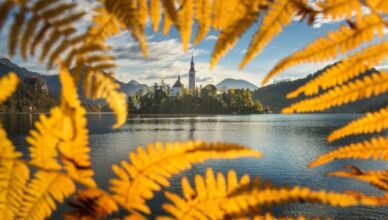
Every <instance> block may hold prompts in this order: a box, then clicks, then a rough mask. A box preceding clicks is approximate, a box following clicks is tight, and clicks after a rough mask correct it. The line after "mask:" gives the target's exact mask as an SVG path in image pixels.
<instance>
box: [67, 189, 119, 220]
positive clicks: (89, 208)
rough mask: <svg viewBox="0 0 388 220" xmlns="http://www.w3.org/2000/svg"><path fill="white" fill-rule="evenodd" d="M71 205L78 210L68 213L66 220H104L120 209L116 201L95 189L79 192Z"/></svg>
mask: <svg viewBox="0 0 388 220" xmlns="http://www.w3.org/2000/svg"><path fill="white" fill-rule="evenodd" d="M69 205H70V206H72V207H74V208H76V210H74V211H71V212H68V213H66V214H65V216H64V217H65V220H76V219H85V220H87V219H103V218H106V217H107V216H108V215H111V214H112V213H113V212H115V211H118V209H119V208H118V206H117V204H116V202H115V201H113V200H112V199H111V198H110V197H108V196H107V195H106V194H104V193H102V192H101V190H99V189H93V188H90V189H85V190H78V191H77V194H76V195H75V198H74V201H71V202H70V203H69Z"/></svg>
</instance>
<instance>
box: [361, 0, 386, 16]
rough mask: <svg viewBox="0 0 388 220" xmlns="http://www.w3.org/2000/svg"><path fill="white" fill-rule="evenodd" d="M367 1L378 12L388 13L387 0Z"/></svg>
mask: <svg viewBox="0 0 388 220" xmlns="http://www.w3.org/2000/svg"><path fill="white" fill-rule="evenodd" d="M366 3H367V5H368V6H369V7H371V8H372V9H373V10H375V11H377V12H381V13H388V2H387V1H385V0H366Z"/></svg>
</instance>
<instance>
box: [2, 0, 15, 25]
mask: <svg viewBox="0 0 388 220" xmlns="http://www.w3.org/2000/svg"><path fill="white" fill-rule="evenodd" d="M14 6H15V2H13V1H5V2H3V3H2V4H1V5H0V31H1V29H2V28H3V26H4V23H5V21H6V19H7V16H8V14H9V12H11V11H12V8H13V7H14Z"/></svg>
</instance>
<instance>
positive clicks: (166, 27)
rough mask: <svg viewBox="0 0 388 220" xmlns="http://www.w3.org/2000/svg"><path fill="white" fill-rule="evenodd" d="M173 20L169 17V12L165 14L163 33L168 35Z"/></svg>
mask: <svg viewBox="0 0 388 220" xmlns="http://www.w3.org/2000/svg"><path fill="white" fill-rule="evenodd" d="M171 24H172V21H171V19H170V18H169V17H168V14H164V20H163V34H164V35H166V34H168V32H169V31H170V27H171Z"/></svg>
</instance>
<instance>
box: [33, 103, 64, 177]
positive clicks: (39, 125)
mask: <svg viewBox="0 0 388 220" xmlns="http://www.w3.org/2000/svg"><path fill="white" fill-rule="evenodd" d="M63 119H64V115H63V113H62V111H61V110H60V108H58V107H55V108H53V109H51V111H50V116H49V117H47V116H45V115H43V114H42V115H40V116H39V120H38V121H37V122H35V130H31V131H30V135H29V136H28V137H27V142H28V143H29V144H30V147H29V148H28V149H29V151H30V156H31V164H33V165H35V166H38V167H42V168H47V169H56V170H59V169H60V168H61V165H60V164H59V162H58V160H57V157H58V152H57V145H58V143H59V137H61V136H62V134H63V132H71V131H70V128H68V127H66V128H65V127H64V126H63Z"/></svg>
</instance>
